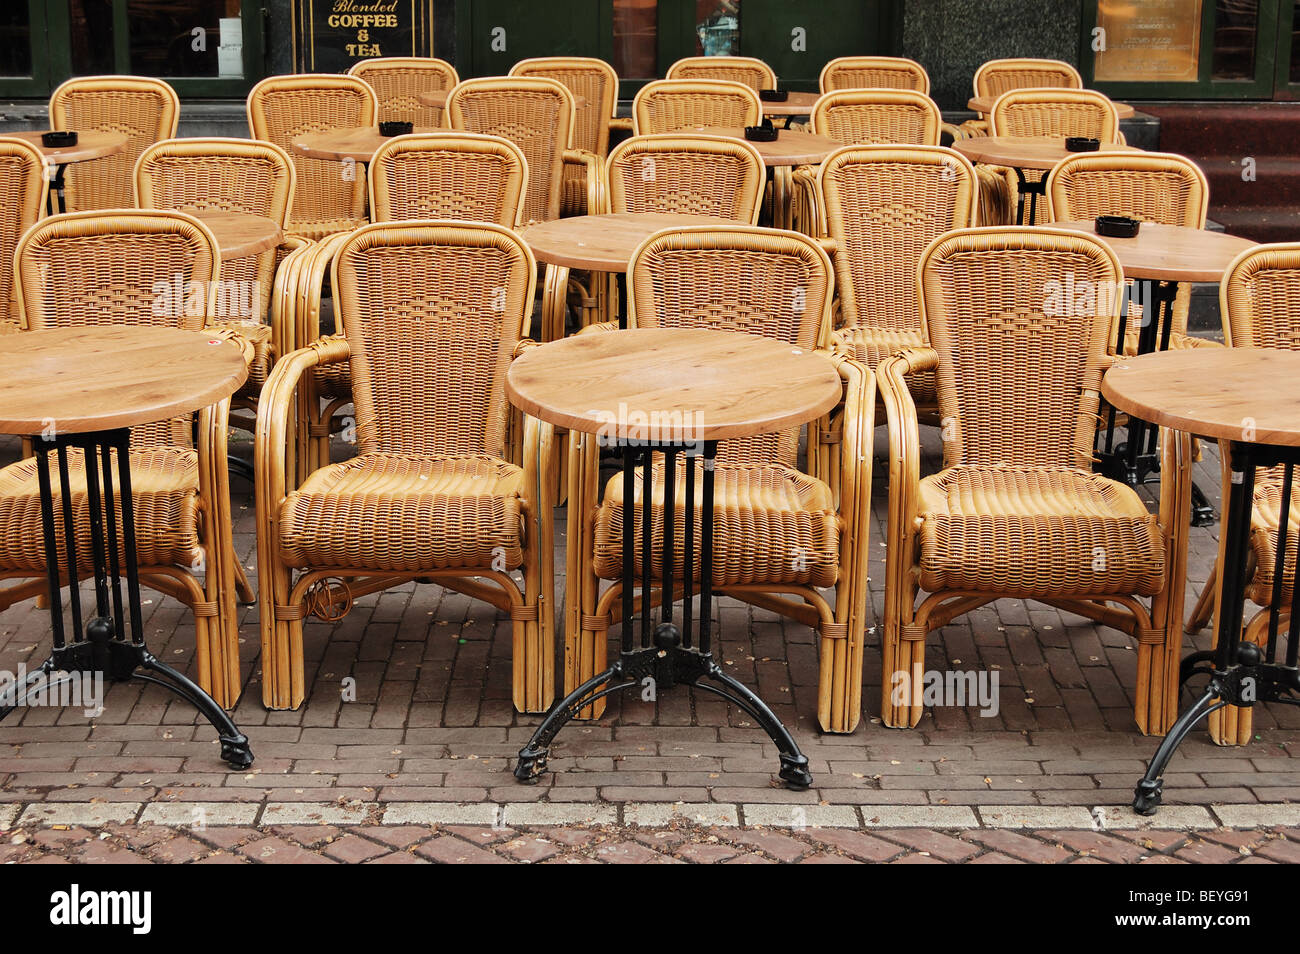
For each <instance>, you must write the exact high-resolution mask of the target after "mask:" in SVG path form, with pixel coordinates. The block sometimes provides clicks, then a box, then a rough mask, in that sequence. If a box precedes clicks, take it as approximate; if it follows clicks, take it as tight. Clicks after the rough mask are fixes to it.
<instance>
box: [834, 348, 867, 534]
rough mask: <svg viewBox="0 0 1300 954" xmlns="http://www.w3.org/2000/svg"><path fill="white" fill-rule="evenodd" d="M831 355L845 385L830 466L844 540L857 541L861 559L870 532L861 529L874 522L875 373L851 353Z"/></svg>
mask: <svg viewBox="0 0 1300 954" xmlns="http://www.w3.org/2000/svg"><path fill="white" fill-rule="evenodd" d="M828 357H829V359H830V361H831V363H832V364H833V365H834V366H835V370H836V371H838V372H839V375H840V380H841V382H843V386H844V392H843V397H842V404H841V406H840V413H839V431H840V439H839V442H838V445H837V448H838V449H837V450H833V451H832V453H831V456H830V466H831V467H834V468H837V469H838V472H839V481H838V484H839V491H840V498H839V514H840V519H841V521H842V522H843V528H844V533H843V534H842V535H841V540H842V541H844V542H845V543H847V542H849V541H850V540H853V541H856V542H857V545H858V546H859V549H860V550H862V552H860V553H859V554H857V558H858V559H862V558H865V557H866V551H865V547H864V544H865V541H866V538H867V536H868V535H869V534H867V533H864V532H863V531H862V528H864V527H870V525H871V446H872V431H873V430H874V428H875V425H876V376H875V375H874V374H872V373H871V369H870V368H868V367H867V366H866V365H865V364H863V363H862V362H860V361H858V360H857V359H856V358H854V357H852V356H851V355H844V354H834V353H832V354H830V355H829V356H828ZM834 413H835V412H834V411H832V414H834ZM828 423H829V421H828ZM828 476H829V474H828Z"/></svg>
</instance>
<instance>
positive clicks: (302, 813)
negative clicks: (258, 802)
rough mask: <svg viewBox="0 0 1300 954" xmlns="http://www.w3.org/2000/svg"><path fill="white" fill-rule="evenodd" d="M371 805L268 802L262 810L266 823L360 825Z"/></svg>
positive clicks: (263, 819)
mask: <svg viewBox="0 0 1300 954" xmlns="http://www.w3.org/2000/svg"><path fill="white" fill-rule="evenodd" d="M370 814H371V806H370V805H366V804H361V805H337V804H334V803H332V802H268V803H267V805H266V807H265V808H264V809H263V811H262V824H264V825H322V824H324V825H360V824H362V823H363V822H365V821H366V820H367V819H368V818H369V816H370Z"/></svg>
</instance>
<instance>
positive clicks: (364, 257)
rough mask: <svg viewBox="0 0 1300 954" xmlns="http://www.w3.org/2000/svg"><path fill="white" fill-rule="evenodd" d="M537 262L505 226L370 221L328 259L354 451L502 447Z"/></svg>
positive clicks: (495, 450) (488, 450) (490, 450)
mask: <svg viewBox="0 0 1300 954" xmlns="http://www.w3.org/2000/svg"><path fill="white" fill-rule="evenodd" d="M536 274H537V263H536V261H535V260H534V258H533V256H532V253H531V252H529V250H528V247H527V246H526V245H525V244H524V243H523V240H522V239H520V238H519V237H518V236H517V235H516V234H515V233H514V232H512V231H511V230H509V229H506V228H502V227H501V226H499V225H489V224H486V223H466V222H392V223H389V222H380V223H377V224H374V225H367V226H365V227H364V228H360V229H358V230H357V231H356V232H354V233H352V235H350V236H349V237H348V238H347V239H345V240H343V242H342V244H341V246H340V248H339V251H338V254H337V255H336V256H335V258H334V262H333V265H332V266H331V275H332V278H333V287H334V300H335V308H336V309H337V314H338V316H339V317H340V318H341V322H342V327H343V333H344V334H345V335H346V336H347V340H348V344H349V345H350V346H351V349H352V359H351V371H352V396H353V401H354V403H355V405H356V412H357V422H358V423H357V444H358V449H359V451H360V452H361V453H363V454H372V453H380V454H490V455H493V456H496V457H501V456H504V455H505V453H506V446H505V442H506V424H507V420H508V417H509V411H510V404H509V402H508V401H507V399H506V394H505V375H506V370H507V368H509V366H510V360H511V357H512V356H513V353H514V350H515V346H516V345H518V343H519V341H520V338H521V337H522V336H523V334H524V321H525V317H526V316H527V315H528V314H529V312H530V311H531V310H532V306H533V292H534V290H535V285H536V280H537V279H536Z"/></svg>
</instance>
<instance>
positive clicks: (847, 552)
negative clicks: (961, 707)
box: [564, 225, 875, 732]
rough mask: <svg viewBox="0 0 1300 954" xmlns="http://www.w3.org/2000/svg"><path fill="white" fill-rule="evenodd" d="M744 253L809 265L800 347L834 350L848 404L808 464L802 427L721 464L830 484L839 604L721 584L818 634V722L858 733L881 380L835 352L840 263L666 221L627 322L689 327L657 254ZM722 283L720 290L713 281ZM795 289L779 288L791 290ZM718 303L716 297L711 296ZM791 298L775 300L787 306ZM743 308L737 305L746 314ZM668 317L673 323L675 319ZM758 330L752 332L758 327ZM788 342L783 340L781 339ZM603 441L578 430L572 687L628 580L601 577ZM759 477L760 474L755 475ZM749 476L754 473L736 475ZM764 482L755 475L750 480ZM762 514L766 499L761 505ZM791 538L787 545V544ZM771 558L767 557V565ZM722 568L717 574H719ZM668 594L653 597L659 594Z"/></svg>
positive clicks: (571, 567)
mask: <svg viewBox="0 0 1300 954" xmlns="http://www.w3.org/2000/svg"><path fill="white" fill-rule="evenodd" d="M682 252H685V253H687V254H694V253H696V252H704V253H709V254H716V253H719V252H722V253H739V254H744V255H750V256H771V261H772V262H773V263H777V262H780V261H781V260H783V259H787V258H797V259H799V260H800V261H802V262H804V263H805V265H806V267H807V275H808V276H809V285H808V288H807V291H806V305H807V309H806V312H805V313H804V314H803V316H802V317H801V319H800V321H799V323H798V330H797V334H795V333H793V332H792V333H791V337H790V340H791V341H792V343H795V342H797V343H799V344H800V345H802V346H803V347H806V348H809V349H818V350H821V351H822V352H823V353H825V354H827V356H828V357H829V359H830V360H831V361H832V363H833V364H834V366H835V367H836V369H837V371H838V373H839V375H840V377H841V380H842V381H843V383H844V400H843V404H842V405H841V407H840V408H838V409H837V410H836V411H834V412H832V413H831V414H829V415H827V417H826V418H824V419H823V420H821V421H814V422H812V423H810V424H809V425H808V426H807V440H808V446H807V461H808V466H807V468H806V470H804V471H799V469H798V467H797V459H796V456H795V452H796V450H797V442H798V436H799V435H798V432H799V428H794V429H792V430H791V431H789V432H787V433H784V434H782V435H780V436H779V437H776V438H772V437H758V438H749V439H745V440H742V441H735V442H730V443H728V442H724V443H723V446H722V449H721V451H720V453H719V458H718V460H719V463H718V466H719V467H720V468H724V469H725V468H727V467H731V468H733V469H735V470H736V472H737V473H738V474H744V473H746V472H747V470H748V469H752V468H760V467H762V466H764V465H768V466H769V469H770V467H778V468H786V469H787V472H788V473H791V474H805V475H806V477H811V478H813V479H815V480H817V481H820V482H822V483H823V484H825V485H826V486H827V487H828V489H829V491H830V494H831V497H832V499H833V500H834V508H835V514H836V518H837V521H838V524H839V527H840V536H839V550H838V554H837V562H836V571H837V575H836V577H835V579H834V580H831V581H829V584H828V585H834V586H835V597H834V599H833V600H829V599H828V598H827V597H826V596H824V595H823V594H822V593H821V592H820V590H819V588H818V587H817V586H813V585H804V584H800V583H784V582H776V581H774V580H772V579H763V578H761V575H758V576H755V575H750V576H746V575H745V574H744V573H739V574H737V575H734V576H732V577H728V578H727V579H726V581H725V583H724V582H722V581H715V590H716V592H718V593H719V594H725V595H728V596H732V597H734V598H735V599H738V600H741V601H743V602H747V603H750V604H752V605H755V606H759V607H762V608H764V609H767V610H771V611H774V612H777V613H780V614H782V615H784V616H787V617H790V618H791V619H794V620H796V621H798V622H800V623H803V624H804V625H807V626H810V627H813V628H814V629H817V630H819V632H820V637H821V638H820V658H821V662H820V667H821V669H820V674H821V675H820V681H819V688H818V704H817V709H818V721H819V722H820V724H821V726H822V728H823V729H824V730H825V731H828V732H852V731H853V730H854V728H855V727H856V726H857V724H858V721H859V718H860V715H861V711H862V704H861V693H862V658H863V656H862V654H863V643H864V638H865V626H866V613H867V605H868V594H867V560H868V558H869V552H868V549H867V536H868V532H869V525H870V519H871V518H870V496H871V454H870V453H869V450H868V449H869V448H870V444H871V419H870V415H871V407H872V405H873V403H874V400H875V386H874V379H873V377H872V374H871V372H870V371H869V370H867V369H866V368H865V367H863V366H862V365H861V364H859V363H858V362H856V361H854V360H853V359H852V358H850V357H847V356H844V355H832V354H830V352H829V351H826V344H827V342H828V340H829V337H828V336H829V334H830V300H831V294H832V272H831V264H830V260H829V259H828V258H827V256H826V253H825V252H824V251H823V250H822V249H821V247H820V246H819V245H817V243H816V242H814V241H812V240H811V239H809V238H808V237H807V236H804V235H800V234H799V233H796V232H783V231H776V230H772V229H759V228H753V227H748V226H725V225H719V226H717V227H716V228H690V229H668V230H664V231H662V232H658V233H656V234H655V235H652V236H650V237H649V238H648V239H647V240H646V241H645V243H643V244H642V245H641V247H640V248H639V249H638V250H637V251H636V252H635V253H634V254H633V256H632V261H631V265H630V268H629V271H628V287H629V316H628V327H631V328H635V327H641V328H645V327H664V326H669V325H677V326H690V324H691V321H690V319H689V318H685V317H683V316H682V314H681V310H680V309H679V307H678V305H679V303H677V302H675V301H668V300H663V299H660V298H659V293H658V292H657V291H656V283H655V280H654V273H655V270H656V264H655V262H656V260H657V259H658V258H659V257H660V256H663V255H665V254H666V253H671V254H679V253H682ZM731 277H733V276H731V275H728V276H727V277H726V278H724V277H723V276H720V275H716V274H715V275H710V274H707V273H704V272H701V274H700V275H699V284H698V288H699V289H700V290H701V291H702V292H703V291H704V290H705V289H706V288H707V287H708V286H709V284H710V282H711V280H712V281H713V282H714V283H715V284H716V283H718V282H723V283H725V281H726V279H727V278H731ZM715 291H716V289H715ZM790 291H791V289H788V288H785V289H783V290H782V292H781V294H782V295H784V294H786V293H789V292H790ZM710 300H712V297H711V298H710ZM783 306H784V305H783V303H782V304H777V303H773V304H772V310H773V312H777V311H779V310H780V308H781V307H783ZM740 311H741V309H740V308H737V309H736V314H737V315H738V314H739V313H740ZM670 315H671V316H672V317H671V319H670V320H665V318H666V317H667V316H670ZM729 325H730V326H731V327H733V328H735V329H736V330H737V331H738V332H739V331H740V327H741V326H740V325H739V324H732V323H731V321H730V320H727V321H725V322H721V323H717V322H710V323H709V327H713V328H717V329H719V330H726V329H727V328H728V326H729ZM614 327H615V326H613V325H608V324H606V325H594V326H592V327H591V328H588V329H586V330H585V331H584V332H583V333H585V334H595V333H602V332H605V331H609V330H613V328H614ZM749 330H750V331H751V332H752V331H753V328H752V326H750V328H749ZM782 340H785V339H784V338H782ZM598 445H599V441H598V440H597V438H596V437H595V436H594V435H589V434H580V433H577V432H570V434H569V443H568V458H569V468H568V472H569V478H568V497H569V505H568V537H567V539H568V549H567V554H566V556H567V564H566V574H567V576H566V586H567V598H566V601H565V618H566V623H565V653H564V659H565V663H564V670H565V671H564V684H565V689H566V691H571V690H572V689H573V688H575V687H576V686H578V685H580V684H581V683H582V682H583V681H585V680H586V679H589V678H591V677H592V676H594V675H596V674H597V673H599V672H601V671H603V669H604V667H605V660H606V653H607V642H608V631H609V629H610V627H611V626H613V625H616V623H617V616H618V613H619V612H620V610H619V598H620V596H621V594H622V586H621V583H620V582H619V581H617V580H609V581H605V582H606V583H607V585H605V588H604V589H603V590H602V585H603V584H602V580H601V579H600V578H598V576H597V570H596V560H595V553H596V549H595V548H596V540H597V526H596V521H597V512H598V510H599V507H600V499H601V487H600V477H599V455H600V448H599V446H598ZM753 472H754V473H757V472H758V471H757V470H754V471H753ZM737 479H738V480H739V481H740V482H741V483H742V484H743V483H744V481H745V479H746V478H745V477H744V476H739V477H738V478H737ZM749 479H757V478H753V477H751V478H749ZM716 506H717V507H720V508H724V509H725V511H726V517H725V518H724V517H723V516H722V513H723V511H722V510H721V509H715V513H717V514H718V518H717V519H718V520H719V521H720V522H721V521H723V520H726V521H731V520H733V519H739V520H742V521H743V520H744V519H745V515H746V514H747V513H748V510H747V507H749V505H747V504H745V503H742V502H738V501H727V500H725V498H723V499H722V500H720V501H719V503H718V504H717V505H716ZM752 509H754V510H755V511H757V509H758V507H757V505H753V508H752ZM787 542H788V541H787ZM753 546H754V549H755V553H756V554H757V553H758V552H759V551H764V550H766V549H767V548H771V547H775V548H778V549H779V548H780V546H781V544H780V542H779V541H777V540H776V539H773V538H765V537H763V535H762V534H761V533H758V534H756V535H755V536H754V538H753ZM760 562H761V561H760ZM715 572H716V571H715ZM658 598H659V596H658V594H652V602H653V601H654V600H657V599H658ZM603 708H604V703H603V700H602V701H600V702H597V703H596V704H595V705H594V706H592V707H589V708H588V709H587V710H586V711H584V713H583V717H584V718H596V717H598V716H599V714H600V713H601V712H602V711H603Z"/></svg>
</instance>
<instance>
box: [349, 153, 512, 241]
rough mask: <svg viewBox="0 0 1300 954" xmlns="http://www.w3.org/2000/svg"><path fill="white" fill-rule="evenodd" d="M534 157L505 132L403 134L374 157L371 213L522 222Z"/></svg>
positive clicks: (381, 217) (388, 217)
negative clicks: (530, 162) (502, 134)
mask: <svg viewBox="0 0 1300 954" xmlns="http://www.w3.org/2000/svg"><path fill="white" fill-rule="evenodd" d="M527 184H528V160H527V159H525V158H524V154H523V153H522V152H521V151H520V150H519V147H518V146H516V145H515V144H514V143H512V142H510V141H509V140H507V139H502V138H501V137H499V136H482V135H479V134H477V133H465V132H444V133H429V134H423V135H415V136H398V137H397V138H396V139H393V140H391V141H389V142H386V143H384V145H382V146H380V147H379V151H378V152H376V153H375V157H374V159H372V160H371V162H370V218H371V220H372V221H374V222H389V221H396V220H402V219H457V220H461V221H465V222H495V223H496V224H498V225H503V226H505V227H506V228H514V227H515V226H516V225H518V224H519V218H520V215H521V213H522V211H523V199H524V194H525V192H526V191H527V187H528V186H527Z"/></svg>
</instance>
